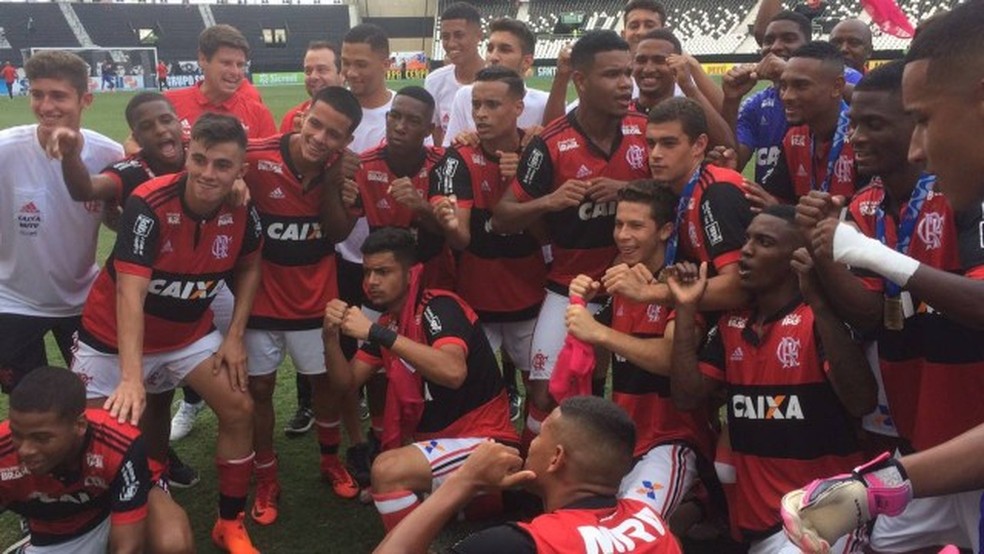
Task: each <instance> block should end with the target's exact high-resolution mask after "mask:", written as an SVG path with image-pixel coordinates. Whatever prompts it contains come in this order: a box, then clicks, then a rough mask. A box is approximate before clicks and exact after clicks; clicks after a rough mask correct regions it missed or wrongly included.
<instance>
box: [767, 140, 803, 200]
mask: <svg viewBox="0 0 984 554" xmlns="http://www.w3.org/2000/svg"><path fill="white" fill-rule="evenodd" d="M762 181H763V182H762V183H761V185H762V188H764V189H765V190H766V192H768V193H769V194H771V195H772V196H775V197H776V198H778V199H779V200H780V201H782V202H785V203H787V204H795V203H796V190H795V189H794V188H793V179H792V178H791V177H790V175H789V161H788V160H786V147H785V146H783V147H782V148H781V149H780V150H779V159H778V160H776V165H774V166H772V169H770V170H769V172H768V173H766V174H765V178H763V179H762Z"/></svg>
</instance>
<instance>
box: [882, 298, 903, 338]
mask: <svg viewBox="0 0 984 554" xmlns="http://www.w3.org/2000/svg"><path fill="white" fill-rule="evenodd" d="M884 324H885V328H886V329H888V330H889V331H901V330H902V327H903V326H904V325H905V313H904V312H903V311H902V298H901V297H900V296H886V297H885V317H884Z"/></svg>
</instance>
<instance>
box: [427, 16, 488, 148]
mask: <svg viewBox="0 0 984 554" xmlns="http://www.w3.org/2000/svg"><path fill="white" fill-rule="evenodd" d="M440 37H441V47H442V48H444V55H445V61H446V62H447V63H445V65H443V66H442V67H440V68H439V69H437V70H436V71H432V72H430V73H429V74H428V75H427V78H426V79H424V88H426V89H427V92H429V93H430V94H431V96H433V97H434V103H435V104H436V106H437V108H436V109H435V110H434V144H444V136H445V135H446V134H447V128H448V122H449V121H450V119H451V104H452V102H453V101H454V96H455V94H456V93H457V92H458V89H460V88H461V87H462V86H464V85H468V84H471V83H472V82H473V81H474V80H475V74H476V73H478V70H479V69H482V67H484V66H485V60H483V59H482V56H481V54H479V52H478V43H479V42H481V41H482V14H480V13H479V12H478V9H476V8H475V6H472V5H471V4H468V3H466V2H455V3H453V4H451V5H450V6H448V7H447V8H444V11H443V12H441V34H440ZM452 138H453V137H452Z"/></svg>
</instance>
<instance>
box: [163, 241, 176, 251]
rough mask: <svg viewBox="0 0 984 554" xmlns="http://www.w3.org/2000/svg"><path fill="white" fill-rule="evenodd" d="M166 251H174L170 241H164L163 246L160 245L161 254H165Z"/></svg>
mask: <svg viewBox="0 0 984 554" xmlns="http://www.w3.org/2000/svg"><path fill="white" fill-rule="evenodd" d="M168 252H174V247H173V246H171V241H167V242H165V243H164V246H162V247H161V254H167V253H168Z"/></svg>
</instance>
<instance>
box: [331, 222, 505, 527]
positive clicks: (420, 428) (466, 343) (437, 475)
mask: <svg viewBox="0 0 984 554" xmlns="http://www.w3.org/2000/svg"><path fill="white" fill-rule="evenodd" d="M362 250H363V256H364V260H365V261H364V263H365V268H366V269H365V281H364V282H365V287H366V294H367V296H368V297H369V300H370V301H371V302H373V304H375V305H377V306H381V307H383V308H384V310H385V311H384V314H383V316H382V317H381V318H380V321H379V323H372V322H371V321H370V320H369V319H368V318H367V317H366V316H365V315H364V314H363V313H362V311H361V310H360V309H359V308H358V307H357V306H349V305H348V304H346V303H345V302H344V301H342V300H340V299H335V300H332V301H331V302H329V303H328V305H327V306H326V308H325V330H324V338H325V354H326V358H327V364H328V368H329V375H330V377H331V379H332V380H333V381H334V384H335V385H336V386H338V387H341V388H349V387H350V386H351V385H352V384H353V383H354V384H355V386H360V385H361V384H362V383H364V382H365V381H366V379H368V378H369V376H370V375H372V374H374V373H376V372H377V371H379V370H380V369H385V371H386V376H387V378H388V380H389V384H388V389H387V406H386V427H385V429H384V435H383V447H384V448H387V450H385V451H384V452H383V453H381V454H380V455H379V456H378V457H377V458H376V460H375V461H374V462H373V465H372V497H373V500H374V501H375V503H376V508H377V509H378V510H379V513H380V516H381V517H382V520H383V525H384V527H385V528H386V529H387V530H389V529H392V528H393V527H395V526H396V524H397V523H399V521H400V520H401V519H403V518H404V517H405V516H406V515H407V514H409V513H410V512H411V511H413V509H414V508H416V507H417V505H418V504H419V501H418V499H417V493H423V492H430V491H432V490H434V489H435V488H437V487H438V486H439V485H440V484H441V483H442V482H443V481H444V480H445V479H446V478H447V477H448V475H450V474H452V473H453V472H454V471H455V470H456V469H457V468H458V467H459V466H460V465H461V463H462V462H464V460H465V459H466V458H467V457H468V454H469V453H470V452H471V451H473V450H474V449H475V448H477V447H478V446H479V445H480V444H481V443H483V442H486V441H488V440H489V439H492V440H496V441H499V442H505V443H510V444H515V443H516V442H517V440H518V438H517V437H516V431H515V430H514V429H513V427H512V424H511V423H510V422H509V399H508V397H507V396H506V391H505V387H504V386H503V382H502V375H501V374H500V372H499V364H498V362H497V361H496V359H495V353H494V352H493V351H492V348H491V346H489V342H488V339H486V338H485V333H484V332H483V331H482V329H481V324H480V323H479V322H478V318H477V316H476V315H475V312H474V311H473V310H472V309H471V307H469V306H468V304H466V303H465V302H464V301H462V300H461V299H460V298H458V297H457V296H455V295H454V294H453V293H451V292H448V291H444V290H439V289H426V288H425V287H424V286H423V283H422V280H421V271H422V268H421V266H420V265H419V264H417V263H416V245H415V244H414V240H413V236H412V235H411V234H410V231H408V230H406V229H396V228H386V229H380V230H378V231H374V232H373V233H371V234H370V235H369V238H367V239H366V242H365V243H364V244H363V245H362ZM341 333H344V334H346V335H348V336H351V337H353V338H356V339H358V340H361V341H365V342H364V344H363V346H362V347H361V349H360V350H359V353H358V354H357V355H356V357H355V359H354V360H353V361H352V362H351V364H349V363H348V362H346V360H345V357H344V355H343V354H342V351H341V348H340V347H339V345H338V338H339V335H340V334H341ZM405 438H412V439H413V440H415V441H417V442H414V443H413V444H410V445H408V446H401V445H402V444H403V440H404V439H405ZM495 499H496V497H495V496H490V497H489V498H488V500H489V501H490V502H493V503H494V500H495Z"/></svg>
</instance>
